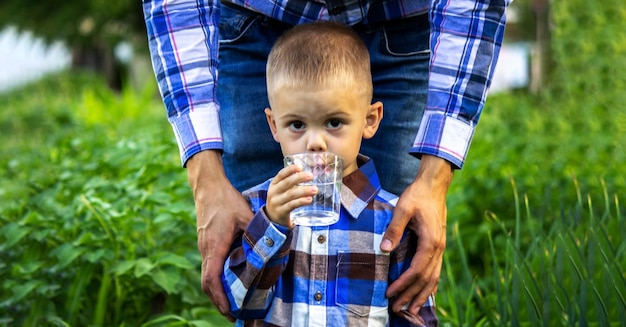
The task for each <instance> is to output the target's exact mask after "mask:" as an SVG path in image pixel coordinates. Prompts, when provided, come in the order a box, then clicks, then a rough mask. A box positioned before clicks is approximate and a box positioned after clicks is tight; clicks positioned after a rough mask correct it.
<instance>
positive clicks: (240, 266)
mask: <svg viewBox="0 0 626 327" xmlns="http://www.w3.org/2000/svg"><path fill="white" fill-rule="evenodd" d="M360 161H361V163H362V165H361V167H360V168H359V170H357V171H355V172H354V173H352V174H350V175H348V176H346V177H344V179H343V187H342V192H341V203H342V209H341V214H340V218H339V222H337V223H335V224H333V225H331V226H325V227H305V226H297V227H295V228H294V229H292V230H290V229H288V228H286V227H284V226H280V225H277V224H274V223H272V222H270V221H269V219H268V218H267V216H266V215H265V211H264V210H263V206H264V205H265V201H266V196H267V189H268V186H269V183H270V181H271V180H268V181H266V182H265V183H263V184H260V185H258V186H256V187H254V188H252V189H250V190H248V191H246V192H244V197H245V198H246V199H248V201H249V202H250V204H251V207H252V210H253V211H254V213H255V216H254V218H253V219H252V221H251V223H250V225H249V226H248V228H247V230H246V231H245V233H244V235H243V237H242V239H241V240H240V241H239V243H238V244H235V245H234V246H233V249H232V252H231V254H230V257H229V258H228V260H227V261H226V263H225V265H224V275H223V277H222V282H223V284H224V288H225V290H226V295H227V296H228V299H229V301H230V306H231V312H232V314H233V315H234V316H235V317H237V318H238V321H237V324H236V325H237V326H257V325H265V326H268V325H269V326H342V327H344V326H389V325H391V326H414V325H411V324H410V323H409V322H408V321H407V320H405V319H403V318H401V317H399V316H397V315H390V309H389V308H388V299H387V298H386V297H385V291H386V290H387V286H388V284H389V283H390V282H392V281H394V280H396V279H397V277H398V276H399V275H400V274H401V273H402V272H404V271H405V270H406V269H407V268H408V267H409V265H410V262H411V259H412V258H413V253H414V252H415V246H416V241H417V240H416V238H415V236H414V234H412V233H410V232H407V234H405V236H404V237H403V239H402V241H401V243H400V244H399V246H398V247H397V249H396V250H395V251H394V252H392V253H391V254H387V253H382V252H381V251H380V242H381V240H382V237H383V234H384V232H385V230H386V228H387V226H388V225H389V222H390V221H391V217H392V213H393V208H394V205H395V203H396V201H397V197H396V196H395V195H393V194H391V193H388V192H386V191H384V190H382V189H381V188H380V184H379V182H378V176H377V174H376V170H375V168H374V164H373V162H372V161H368V159H367V158H366V157H364V156H361V157H360ZM434 311H435V310H434V301H433V299H432V297H431V298H429V299H428V301H427V302H426V304H425V305H424V307H423V308H422V309H421V311H420V316H421V317H422V319H424V320H425V321H428V322H430V324H434V323H435V322H436V317H435V314H434ZM263 320H264V321H265V322H263Z"/></svg>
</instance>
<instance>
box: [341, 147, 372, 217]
mask: <svg viewBox="0 0 626 327" xmlns="http://www.w3.org/2000/svg"><path fill="white" fill-rule="evenodd" d="M357 164H358V165H359V169H358V170H356V171H354V172H352V173H350V174H349V175H348V176H345V177H344V178H343V180H342V187H341V204H342V205H343V207H344V208H345V209H346V211H347V212H348V213H349V214H350V216H352V218H354V219H356V218H358V217H359V215H360V214H361V212H362V211H363V210H364V209H365V208H366V207H367V204H368V203H369V202H370V201H372V199H374V197H375V196H376V194H378V191H380V180H379V179H378V174H376V168H375V167H374V162H373V161H372V160H370V158H368V157H367V156H364V155H362V154H359V156H358V157H357Z"/></svg>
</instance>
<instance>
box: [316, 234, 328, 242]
mask: <svg viewBox="0 0 626 327" xmlns="http://www.w3.org/2000/svg"><path fill="white" fill-rule="evenodd" d="M317 242H319V243H320V244H323V243H324V242H326V236H324V235H320V236H318V237H317Z"/></svg>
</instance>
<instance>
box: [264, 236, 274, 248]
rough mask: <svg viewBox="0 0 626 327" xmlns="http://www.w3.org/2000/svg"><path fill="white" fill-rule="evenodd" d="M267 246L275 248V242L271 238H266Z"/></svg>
mask: <svg viewBox="0 0 626 327" xmlns="http://www.w3.org/2000/svg"><path fill="white" fill-rule="evenodd" d="M265 245H267V246H269V247H272V246H274V240H273V239H271V238H269V237H266V238H265Z"/></svg>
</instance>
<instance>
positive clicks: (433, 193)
mask: <svg viewBox="0 0 626 327" xmlns="http://www.w3.org/2000/svg"><path fill="white" fill-rule="evenodd" d="M452 175H453V173H452V168H451V166H450V163H449V162H447V161H446V160H444V159H441V158H438V157H435V156H429V155H423V157H422V161H421V163H420V168H419V171H418V173H417V176H416V178H415V180H414V181H413V183H412V184H411V185H409V187H407V189H406V190H405V191H404V192H403V193H402V195H401V196H400V198H399V199H398V204H397V205H396V208H395V209H394V214H393V219H392V221H391V223H390V225H389V228H388V229H387V231H386V232H385V236H384V237H383V241H382V242H381V245H380V247H381V250H382V251H384V252H391V250H392V249H393V248H395V247H396V246H397V245H398V243H399V242H400V239H401V237H402V233H403V231H404V230H405V228H409V229H411V230H412V231H413V232H415V234H416V235H417V237H418V244H417V251H416V253H415V256H414V257H413V260H412V261H411V265H410V267H409V269H408V270H407V271H405V272H404V273H403V274H402V275H401V276H400V277H399V278H398V279H397V280H396V281H394V282H393V283H392V284H391V285H389V288H388V289H387V294H386V295H387V297H389V298H392V297H396V299H395V300H394V302H393V303H392V306H391V308H392V310H393V311H394V312H397V313H400V312H401V311H403V310H407V308H408V311H409V312H410V313H412V314H414V315H417V312H418V311H419V309H420V308H421V307H422V305H424V303H425V302H426V300H427V299H428V296H430V295H431V294H434V293H435V292H436V291H437V284H438V283H439V276H440V274H441V264H442V261H443V252H444V250H445V247H446V214H447V212H446V194H447V193H448V187H449V186H450V182H451V181H452Z"/></svg>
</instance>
